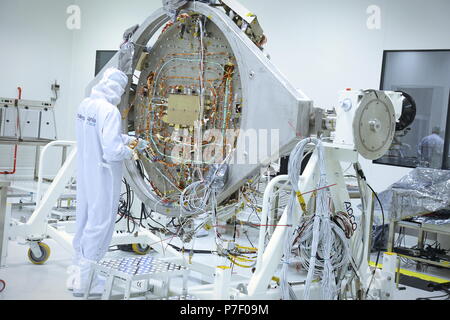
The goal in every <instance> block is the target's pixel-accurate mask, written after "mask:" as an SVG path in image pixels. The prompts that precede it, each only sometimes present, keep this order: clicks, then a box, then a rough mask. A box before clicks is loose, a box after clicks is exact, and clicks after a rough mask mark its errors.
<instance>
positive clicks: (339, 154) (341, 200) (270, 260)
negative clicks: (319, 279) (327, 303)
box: [248, 143, 372, 299]
mask: <svg viewBox="0 0 450 320" xmlns="http://www.w3.org/2000/svg"><path fill="white" fill-rule="evenodd" d="M324 148H325V166H326V173H327V180H328V185H332V187H330V188H329V189H330V193H331V197H332V200H333V203H334V206H335V208H336V210H340V211H344V212H346V211H347V210H348V208H347V206H346V203H347V204H348V203H350V204H351V200H350V195H349V192H348V190H347V187H346V183H345V179H344V173H343V170H342V167H341V163H342V162H347V163H353V164H356V163H358V153H357V152H356V151H355V150H353V149H352V148H346V147H343V146H342V145H339V146H337V145H334V144H329V143H324ZM287 178H288V177H287V176H280V177H277V178H275V179H274V180H272V182H271V183H270V184H269V185H268V187H267V189H266V192H265V194H264V200H263V211H262V219H261V221H262V222H261V224H262V225H263V226H262V227H261V229H260V237H259V251H258V260H257V266H256V271H255V273H254V274H253V277H252V278H251V279H250V282H249V285H248V297H249V298H250V299H255V298H257V297H260V296H264V295H265V294H266V293H267V288H268V286H269V284H270V282H271V280H272V278H273V276H274V275H275V272H276V270H277V269H278V266H279V265H280V261H281V258H282V252H283V245H284V243H283V240H284V239H285V232H286V231H287V230H288V228H286V227H285V225H286V222H287V220H288V219H287V215H288V213H287V209H285V211H284V213H283V216H282V217H281V219H280V221H279V222H278V225H279V226H278V227H277V228H276V229H275V232H274V234H273V235H272V237H271V239H270V241H269V243H268V245H267V247H266V248H265V243H264V241H265V234H266V227H265V226H264V225H265V224H266V223H268V220H267V219H268V214H269V211H270V207H271V201H272V200H273V198H274V188H275V187H276V186H279V185H280V184H281V183H282V182H285V181H287ZM318 180H319V172H318V157H317V153H316V152H314V153H313V155H312V157H311V159H310V160H309V162H308V165H307V167H306V169H305V172H304V173H303V175H302V176H301V179H300V182H299V189H300V190H302V191H303V192H309V191H312V190H314V189H315V188H316V186H317V183H318ZM311 195H312V194H311V193H308V194H306V195H305V196H304V198H305V202H308V201H309V199H310V198H311ZM367 209H369V210H367ZM362 215H363V216H367V215H370V208H366V210H365V211H364V212H363V213H362ZM299 218H300V213H299V212H298V213H296V214H295V217H292V221H299ZM364 221H365V222H366V223H365V224H364V225H363V226H362V228H364V229H365V232H364V237H365V238H364V241H363V242H364V244H365V247H364V248H363V250H357V251H356V254H357V255H359V254H361V253H363V254H364V258H363V259H364V262H365V263H363V265H362V268H361V269H360V270H359V272H360V273H361V274H364V275H365V277H364V279H367V278H368V276H369V275H368V272H369V269H368V250H369V248H368V243H370V241H369V237H370V232H368V231H369V228H370V226H371V224H370V223H371V221H372V219H371V217H367V218H366V219H365V220H364ZM352 241H353V242H359V241H360V239H358V238H357V237H354V238H353V239H352ZM352 247H355V243H352ZM356 248H358V249H359V246H358V245H357V246H356ZM366 260H367V261H366ZM366 266H367V268H366ZM297 289H298V288H297ZM298 290H300V289H298Z"/></svg>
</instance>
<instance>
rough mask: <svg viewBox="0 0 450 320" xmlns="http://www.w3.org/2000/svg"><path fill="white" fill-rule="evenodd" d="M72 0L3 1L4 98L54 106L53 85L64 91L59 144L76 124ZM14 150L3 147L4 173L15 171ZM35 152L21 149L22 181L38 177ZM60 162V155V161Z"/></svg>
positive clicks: (0, 86)
mask: <svg viewBox="0 0 450 320" xmlns="http://www.w3.org/2000/svg"><path fill="white" fill-rule="evenodd" d="M69 3H70V1H69V0H58V1H55V0H39V1H36V0H2V1H0V39H1V45H0V48H1V50H0V70H1V73H0V74H1V76H0V96H1V97H5V98H6V97H7V98H16V97H17V95H18V93H17V87H18V86H20V87H22V88H23V95H22V98H23V99H28V100H43V101H50V98H51V97H52V91H51V84H52V83H53V82H54V81H55V80H57V81H58V83H59V84H60V85H61V92H60V98H59V100H58V102H57V104H56V117H57V118H56V119H57V130H58V135H59V138H61V139H65V138H67V137H68V132H67V131H66V130H64V129H65V127H64V126H65V124H66V123H68V122H73V120H72V118H71V117H70V116H69V113H68V112H67V111H68V110H71V109H72V108H71V106H70V102H69V88H70V64H71V60H72V33H71V32H70V31H69V30H67V28H66V22H65V21H66V15H65V12H66V8H67V6H68V5H69ZM12 149H13V148H12V147H10V146H7V147H0V171H4V170H9V169H11V168H12V152H11V151H12ZM34 150H35V148H33V147H31V148H30V147H20V148H19V154H18V167H19V170H18V173H17V175H16V178H17V177H23V176H29V175H30V174H32V173H33V169H34V160H35V157H34V156H35V151H34ZM55 156H56V155H55Z"/></svg>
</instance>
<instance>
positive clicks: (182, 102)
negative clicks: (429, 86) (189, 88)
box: [164, 94, 200, 127]
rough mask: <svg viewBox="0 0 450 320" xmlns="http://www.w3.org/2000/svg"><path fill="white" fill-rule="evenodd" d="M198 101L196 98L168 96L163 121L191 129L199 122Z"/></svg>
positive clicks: (176, 95) (179, 95)
mask: <svg viewBox="0 0 450 320" xmlns="http://www.w3.org/2000/svg"><path fill="white" fill-rule="evenodd" d="M199 114H200V101H199V97H198V96H187V95H181V94H171V95H169V107H168V109H167V117H165V119H164V121H165V122H167V123H169V124H174V125H179V126H183V127H192V126H194V124H195V121H197V120H199Z"/></svg>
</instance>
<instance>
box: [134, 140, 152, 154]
mask: <svg viewBox="0 0 450 320" xmlns="http://www.w3.org/2000/svg"><path fill="white" fill-rule="evenodd" d="M148 145H149V143H148V141H146V140H143V139H139V142H138V145H137V146H136V150H137V151H138V152H139V153H142V152H144V150H145V149H147V148H148Z"/></svg>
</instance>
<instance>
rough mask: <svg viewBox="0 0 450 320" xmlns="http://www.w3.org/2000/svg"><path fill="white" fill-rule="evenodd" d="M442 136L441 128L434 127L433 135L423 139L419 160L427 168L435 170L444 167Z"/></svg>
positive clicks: (420, 145) (419, 149)
mask: <svg viewBox="0 0 450 320" xmlns="http://www.w3.org/2000/svg"><path fill="white" fill-rule="evenodd" d="M440 134H441V128H440V127H434V128H433V131H432V133H431V135H430V136H427V137H425V138H423V139H422V141H421V142H420V144H419V148H418V153H419V158H420V160H421V163H422V164H423V165H425V166H426V167H429V168H435V169H440V168H441V167H442V155H443V152H444V139H442V138H441V136H440Z"/></svg>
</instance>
